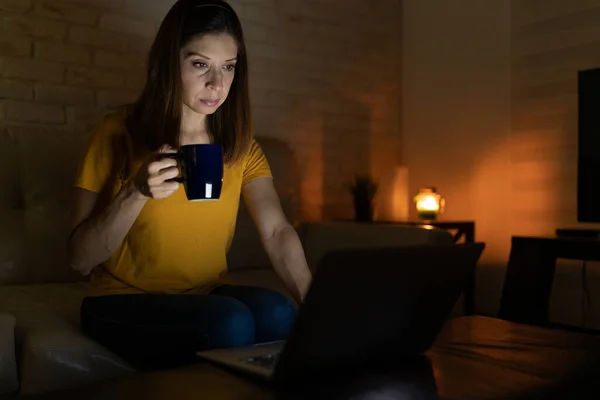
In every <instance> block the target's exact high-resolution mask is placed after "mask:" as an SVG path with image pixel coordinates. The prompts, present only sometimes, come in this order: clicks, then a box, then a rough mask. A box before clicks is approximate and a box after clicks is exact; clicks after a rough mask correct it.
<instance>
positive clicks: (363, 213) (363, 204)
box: [350, 175, 378, 222]
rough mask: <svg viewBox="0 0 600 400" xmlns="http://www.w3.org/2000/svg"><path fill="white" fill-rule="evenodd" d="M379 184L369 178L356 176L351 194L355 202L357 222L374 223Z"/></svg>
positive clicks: (351, 186)
mask: <svg viewBox="0 0 600 400" xmlns="http://www.w3.org/2000/svg"><path fill="white" fill-rule="evenodd" d="M377 188H378V184H377V183H376V182H374V181H373V180H372V179H371V178H370V177H369V176H366V175H356V176H355V178H354V181H353V182H352V184H351V185H350V193H351V194H352V196H353V200H354V217H355V219H356V220H357V221H362V222H370V221H373V198H374V197H375V194H376V193H377Z"/></svg>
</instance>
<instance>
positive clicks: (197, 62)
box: [192, 61, 208, 68]
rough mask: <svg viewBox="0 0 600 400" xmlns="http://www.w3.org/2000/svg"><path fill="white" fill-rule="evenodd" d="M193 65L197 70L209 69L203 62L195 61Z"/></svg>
mask: <svg viewBox="0 0 600 400" xmlns="http://www.w3.org/2000/svg"><path fill="white" fill-rule="evenodd" d="M192 65H193V66H194V67H196V68H208V65H207V64H206V63H204V62H202V61H194V62H193V63H192Z"/></svg>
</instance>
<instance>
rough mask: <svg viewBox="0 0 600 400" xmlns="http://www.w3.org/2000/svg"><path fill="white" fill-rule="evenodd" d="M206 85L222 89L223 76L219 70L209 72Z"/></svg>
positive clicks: (214, 88) (213, 88)
mask: <svg viewBox="0 0 600 400" xmlns="http://www.w3.org/2000/svg"><path fill="white" fill-rule="evenodd" d="M206 86H207V87H208V88H209V89H212V90H221V89H223V76H222V74H221V72H220V71H214V72H210V75H209V77H208V81H207V82H206Z"/></svg>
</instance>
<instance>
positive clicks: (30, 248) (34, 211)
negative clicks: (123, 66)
mask: <svg viewBox="0 0 600 400" xmlns="http://www.w3.org/2000/svg"><path fill="white" fill-rule="evenodd" d="M84 140H85V135H82V134H81V133H77V132H74V131H70V130H62V129H50V128H43V127H32V126H15V127H10V128H8V132H4V133H2V134H0V160H2V162H3V163H8V164H9V165H10V167H9V168H8V169H7V170H5V171H3V173H0V185H1V186H2V187H3V188H8V190H3V192H4V195H3V196H2V197H1V198H0V218H1V219H2V221H3V222H5V221H6V222H8V223H3V224H1V226H0V284H1V283H22V282H51V281H73V280H80V279H82V278H81V276H79V275H78V274H76V273H75V272H73V271H72V270H71V269H70V268H69V267H68V263H67V253H66V244H67V242H66V240H67V236H68V226H69V210H70V199H71V198H72V196H71V194H72V185H73V181H74V176H75V171H76V167H77V162H78V159H79V154H80V151H81V149H82V147H83V144H84ZM6 171H8V173H7V172H6Z"/></svg>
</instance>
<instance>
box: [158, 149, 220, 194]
mask: <svg viewBox="0 0 600 400" xmlns="http://www.w3.org/2000/svg"><path fill="white" fill-rule="evenodd" d="M167 156H168V157H173V158H175V159H176V160H177V161H178V162H179V165H180V168H181V177H178V178H175V179H173V180H174V181H177V182H180V183H183V187H184V188H185V194H186V196H187V198H188V200H190V201H210V200H219V198H220V197H221V189H222V188H223V146H221V145H218V144H190V145H184V146H181V147H180V149H179V151H178V152H177V153H173V154H167Z"/></svg>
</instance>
